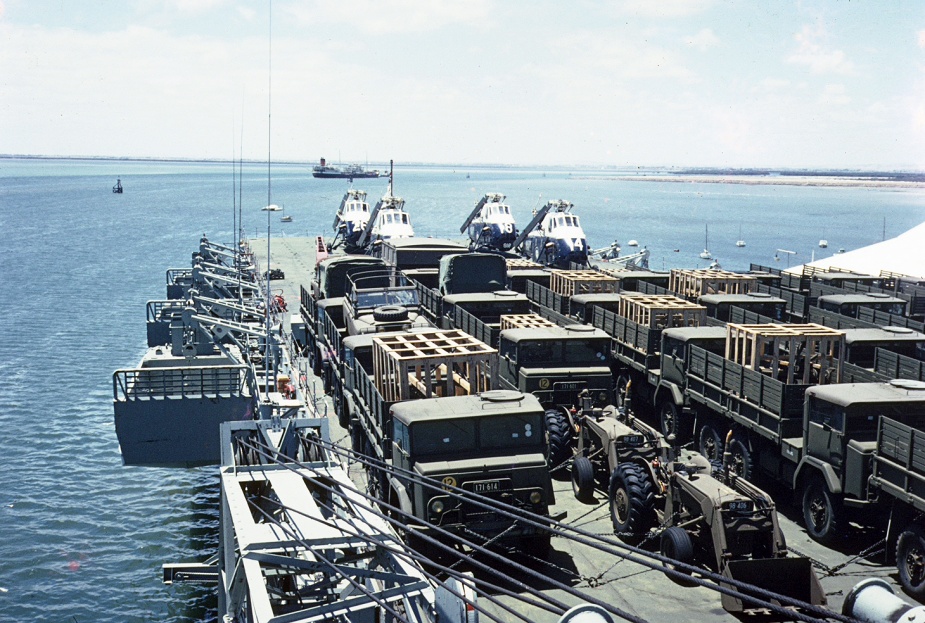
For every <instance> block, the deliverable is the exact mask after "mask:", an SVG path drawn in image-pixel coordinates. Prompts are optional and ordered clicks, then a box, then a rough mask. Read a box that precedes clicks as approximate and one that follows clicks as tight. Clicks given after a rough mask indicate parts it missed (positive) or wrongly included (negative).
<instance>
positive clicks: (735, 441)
mask: <svg viewBox="0 0 925 623" xmlns="http://www.w3.org/2000/svg"><path fill="white" fill-rule="evenodd" d="M729 454H730V457H731V462H730V464H729V469H730V471H732V472H734V473H735V474H736V475H738V476H739V477H741V478H744V479H745V480H749V481H750V480H751V479H752V476H753V474H752V468H753V465H754V463H753V461H752V453H751V450H749V449H748V446H747V445H746V443H745V441H744V440H743V439H742V438H741V437H739V436H738V435H733V437H732V439H730V440H729Z"/></svg>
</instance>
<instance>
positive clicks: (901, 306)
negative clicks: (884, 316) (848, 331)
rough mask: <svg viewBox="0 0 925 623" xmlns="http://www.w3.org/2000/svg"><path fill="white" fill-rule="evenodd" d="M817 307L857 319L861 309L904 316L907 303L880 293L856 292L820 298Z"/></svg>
mask: <svg viewBox="0 0 925 623" xmlns="http://www.w3.org/2000/svg"><path fill="white" fill-rule="evenodd" d="M817 305H818V306H819V307H820V308H822V309H824V310H825V311H831V312H835V313H838V314H841V315H843V316H848V317H850V318H857V317H858V309H859V308H862V307H865V308H868V309H873V310H875V311H881V312H886V313H888V314H896V315H897V316H905V315H906V305H907V302H906V301H904V300H903V299H901V298H896V297H895V296H890V295H889V294H884V293H882V292H857V293H854V294H830V295H827V296H820V297H819V299H818V302H817Z"/></svg>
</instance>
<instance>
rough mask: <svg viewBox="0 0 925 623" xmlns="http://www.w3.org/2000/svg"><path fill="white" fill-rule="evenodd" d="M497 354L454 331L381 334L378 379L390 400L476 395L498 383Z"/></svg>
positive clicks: (375, 369)
mask: <svg viewBox="0 0 925 623" xmlns="http://www.w3.org/2000/svg"><path fill="white" fill-rule="evenodd" d="M497 354H498V351H497V350H495V349H494V348H491V347H490V346H488V345H487V344H485V343H484V342H480V341H479V340H477V339H475V338H474V337H472V336H471V335H469V334H468V333H463V332H462V331H458V330H455V329H454V330H446V331H444V330H436V329H435V330H434V331H427V332H421V333H408V334H399V335H382V336H377V337H375V338H373V374H374V381H375V384H376V388H377V389H378V390H379V392H380V393H381V394H382V398H383V399H384V400H385V401H386V402H398V401H401V400H410V399H411V398H436V397H440V396H463V395H467V394H478V393H480V392H484V391H488V390H490V389H492V388H493V387H494V386H495V385H496V381H497V369H498V366H497V356H498V355H497Z"/></svg>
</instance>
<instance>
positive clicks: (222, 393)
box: [112, 365, 252, 402]
mask: <svg viewBox="0 0 925 623" xmlns="http://www.w3.org/2000/svg"><path fill="white" fill-rule="evenodd" d="M249 376H250V375H249V374H248V367H247V366H243V365H236V366H201V367H195V368H186V367H176V368H136V369H133V370H116V371H115V372H114V373H113V375H112V397H113V400H115V401H117V402H128V401H131V400H150V399H155V398H221V397H232V396H242V395H249V394H250V392H251V391H252V389H251V387H250V383H249V382H248V377H249Z"/></svg>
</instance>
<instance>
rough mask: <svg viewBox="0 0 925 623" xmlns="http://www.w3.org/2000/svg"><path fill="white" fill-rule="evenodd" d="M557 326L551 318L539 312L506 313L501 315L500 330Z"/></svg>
mask: <svg viewBox="0 0 925 623" xmlns="http://www.w3.org/2000/svg"><path fill="white" fill-rule="evenodd" d="M555 326H558V325H557V324H556V323H554V322H552V321H551V320H547V319H546V318H543V317H542V316H540V315H539V314H507V315H503V316H501V330H502V331H504V330H505V329H534V328H536V327H555Z"/></svg>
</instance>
